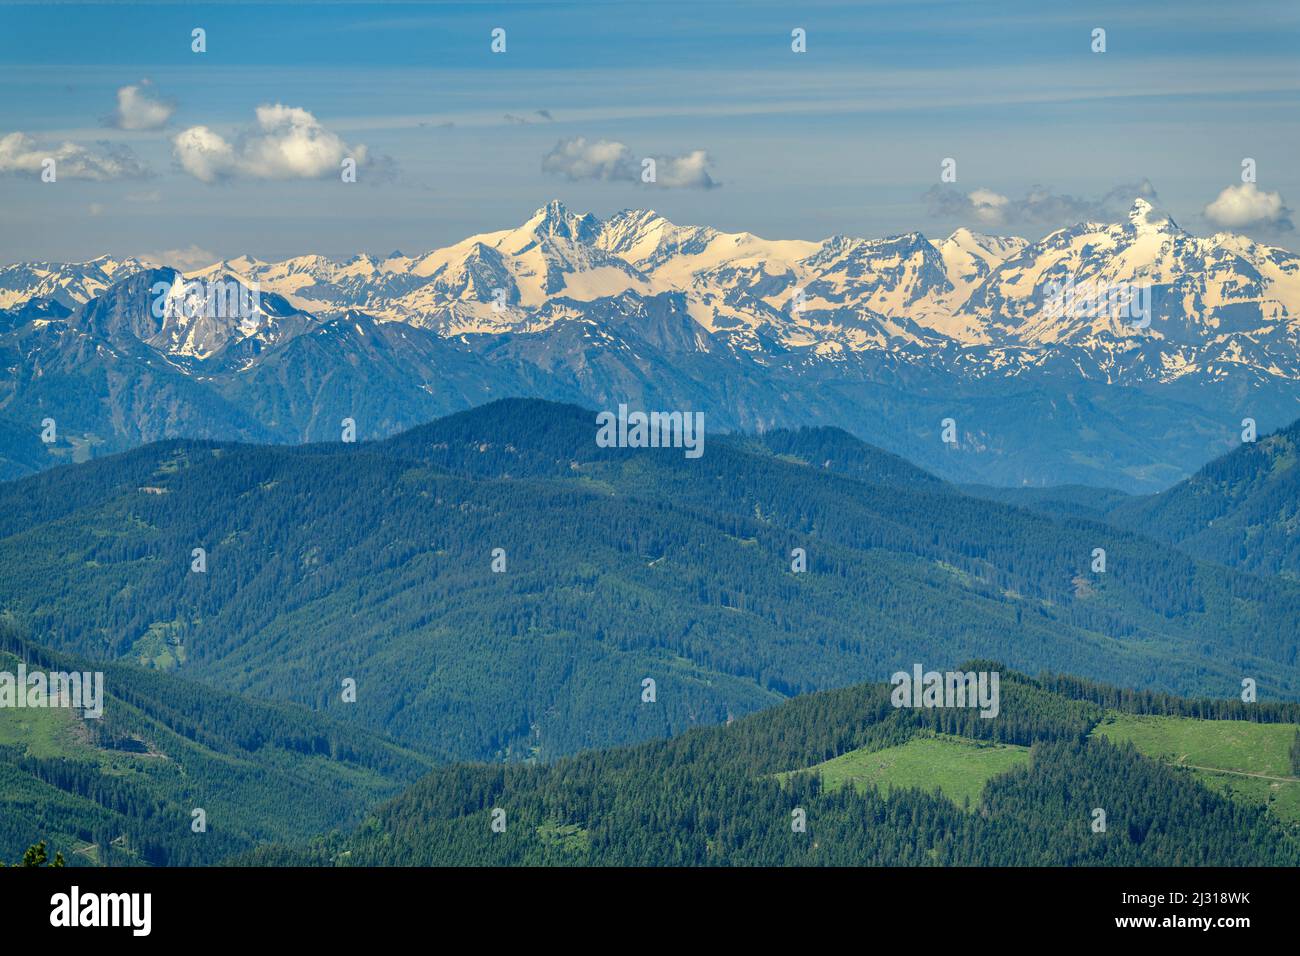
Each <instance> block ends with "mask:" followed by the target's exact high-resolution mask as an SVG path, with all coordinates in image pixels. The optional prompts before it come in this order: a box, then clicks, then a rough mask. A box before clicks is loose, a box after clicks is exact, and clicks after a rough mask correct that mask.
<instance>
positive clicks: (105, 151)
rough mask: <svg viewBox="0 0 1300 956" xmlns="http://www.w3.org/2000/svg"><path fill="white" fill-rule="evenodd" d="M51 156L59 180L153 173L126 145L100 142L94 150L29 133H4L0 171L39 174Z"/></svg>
mask: <svg viewBox="0 0 1300 956" xmlns="http://www.w3.org/2000/svg"><path fill="white" fill-rule="evenodd" d="M47 159H52V160H54V173H55V177H56V180H55V181H56V182H57V181H58V180H59V179H91V180H95V181H97V182H106V181H108V180H112V179H141V178H144V177H145V176H148V175H149V170H148V169H147V168H146V167H145V166H144V165H143V164H142V163H141V162H140V161H139V160H138V159H137V158H136V156H135V154H134V153H133V152H131V150H130V149H128V148H127V147H125V146H120V145H110V144H108V143H96V144H95V148H93V149H92V148H90V147H87V146H82V145H80V144H79V143H71V142H64V143H60V144H59V145H58V146H48V145H45V146H43V145H41V144H40V143H38V142H37V141H36V140H35V139H33V138H32V137H30V136H28V135H27V134H26V133H10V134H9V135H7V136H0V173H8V174H12V175H21V174H24V173H27V174H31V175H34V176H39V175H40V174H41V171H42V168H43V167H42V163H43V162H44V161H45V160H47Z"/></svg>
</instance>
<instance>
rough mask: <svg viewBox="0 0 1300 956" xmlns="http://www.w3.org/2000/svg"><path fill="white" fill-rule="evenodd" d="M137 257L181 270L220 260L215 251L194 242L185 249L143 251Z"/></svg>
mask: <svg viewBox="0 0 1300 956" xmlns="http://www.w3.org/2000/svg"><path fill="white" fill-rule="evenodd" d="M136 258H137V259H139V260H141V261H142V262H147V263H150V264H151V265H156V266H171V267H172V268H173V269H179V270H180V271H181V272H190V271H192V270H194V269H202V268H204V267H205V266H210V265H212V264H213V263H214V262H217V261H218V260H220V258H221V257H220V256H219V255H217V254H216V253H215V252H209V251H208V250H207V249H204V248H201V247H200V246H197V245H195V244H193V243H191V244H190V245H189V246H188V247H186V248H184V249H165V250H163V251H162V252H142V253H140V254H139V255H138V256H136Z"/></svg>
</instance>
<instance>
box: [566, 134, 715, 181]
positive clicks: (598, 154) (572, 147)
mask: <svg viewBox="0 0 1300 956" xmlns="http://www.w3.org/2000/svg"><path fill="white" fill-rule="evenodd" d="M645 159H653V160H654V170H655V176H654V180H653V181H652V182H647V183H646V185H652V186H658V187H660V188H663V189H714V188H716V187H718V186H721V185H722V184H721V183H720V182H718V181H717V180H716V179H714V178H713V176H712V174H711V173H710V172H709V154H708V153H707V152H705V151H704V150H702V149H697V150H692V151H691V152H689V153H684V154H682V155H681V156H649V157H637V156H634V155H633V154H632V150H631V149H630V148H629V147H628V146H627V145H625V144H623V143H619V142H616V141H613V140H605V139H598V140H594V141H593V140H588V139H586V138H585V137H582V136H578V137H576V138H574V139H567V140H560V141H559V142H558V143H556V144H555V146H554V147H553V148H552V149H551V151H550V152H549V153H547V154H546V155H545V156H543V157H542V172H544V173H548V174H550V175H552V176H563V177H564V178H565V179H568V180H570V181H572V182H577V181H579V180H598V181H602V182H629V183H640V182H643V181H644V180H643V178H642V174H643V170H644V169H645V168H646V166H645V164H644V161H645Z"/></svg>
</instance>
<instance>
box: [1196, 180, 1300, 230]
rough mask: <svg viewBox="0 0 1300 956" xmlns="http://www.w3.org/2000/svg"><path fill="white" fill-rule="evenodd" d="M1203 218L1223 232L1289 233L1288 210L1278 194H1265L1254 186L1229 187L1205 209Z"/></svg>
mask: <svg viewBox="0 0 1300 956" xmlns="http://www.w3.org/2000/svg"><path fill="white" fill-rule="evenodd" d="M1205 218H1206V219H1208V220H1210V222H1212V223H1214V224H1215V225H1216V226H1222V227H1223V228H1225V229H1243V228H1246V227H1252V226H1253V227H1262V228H1265V229H1273V230H1276V231H1277V232H1291V231H1292V230H1293V229H1294V228H1295V224H1294V223H1293V222H1292V221H1291V210H1290V209H1288V208H1287V207H1286V203H1285V202H1283V201H1282V194H1281V193H1276V192H1274V193H1270V192H1264V190H1262V189H1260V188H1259V187H1258V186H1256V185H1255V184H1254V183H1242V184H1240V185H1239V186H1229V187H1227V188H1226V189H1224V190H1223V191H1222V192H1220V193H1219V195H1218V196H1217V197H1216V198H1215V200H1214V201H1213V202H1211V203H1210V204H1209V205H1207V206H1206V207H1205Z"/></svg>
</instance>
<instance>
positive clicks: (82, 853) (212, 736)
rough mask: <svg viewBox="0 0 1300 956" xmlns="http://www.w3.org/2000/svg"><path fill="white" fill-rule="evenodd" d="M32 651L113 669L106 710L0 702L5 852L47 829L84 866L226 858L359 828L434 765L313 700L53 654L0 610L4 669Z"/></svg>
mask: <svg viewBox="0 0 1300 956" xmlns="http://www.w3.org/2000/svg"><path fill="white" fill-rule="evenodd" d="M20 663H21V664H23V665H25V667H26V668H27V670H28V672H29V673H30V672H33V671H40V672H49V671H60V672H65V673H66V672H71V671H76V672H91V671H96V670H98V671H100V672H102V673H103V693H104V699H103V700H102V701H101V703H102V707H103V713H102V716H100V717H99V718H92V719H83V718H82V717H81V715H80V713H78V712H74V711H73V710H72V709H70V708H68V707H37V708H27V707H24V708H18V707H13V706H5V707H3V708H0V859H11V858H13V859H16V858H17V857H18V856H21V854H22V852H23V849H24V848H25V847H27V846H29V845H30V844H32V843H34V842H36V841H37V840H45V841H46V842H47V844H48V845H49V853H50V855H51V856H53V855H54V853H55V852H61V853H62V854H63V856H64V858H65V859H66V860H67V861H68V863H69V865H74V866H75V865H83V864H98V865H112V866H126V865H138V864H147V865H153V866H178V865H199V864H211V863H216V862H218V861H219V860H221V859H222V858H224V857H226V856H228V855H229V854H231V853H233V852H236V851H239V850H242V849H246V848H248V847H251V846H253V845H255V844H257V843H261V842H265V841H268V840H284V839H290V838H292V835H293V834H297V835H298V838H300V839H305V838H307V837H308V836H309V835H312V834H315V833H319V832H322V831H326V830H329V829H332V828H335V827H347V826H350V825H352V824H354V823H355V822H356V821H358V820H359V819H361V816H362V814H363V813H364V812H366V811H367V810H369V809H370V808H372V807H373V806H374V805H375V803H376V802H377V801H379V800H382V799H384V798H386V797H390V796H392V795H393V794H395V793H397V792H398V791H400V790H401V788H402V787H403V786H405V785H407V784H410V783H411V782H412V781H414V780H415V779H417V778H418V777H419V776H420V775H421V774H423V773H424V772H425V771H426V770H428V768H429V766H430V764H429V761H426V760H423V759H421V758H420V757H419V756H417V755H416V754H413V753H411V752H409V751H406V750H403V749H402V748H400V747H395V746H393V745H392V744H390V743H388V742H387V741H384V740H382V739H379V738H376V737H375V736H373V735H371V734H369V733H366V732H364V731H361V730H357V729H354V728H350V727H344V726H340V725H339V724H338V723H337V722H335V721H332V720H330V719H328V718H326V717H323V716H322V715H320V714H314V713H312V712H310V711H308V710H305V709H304V708H302V707H298V706H294V705H289V704H275V703H269V702H266V701H258V700H250V699H248V698H244V697H239V696H237V695H235V694H231V693H228V692H226V691H224V690H221V689H220V688H215V687H205V686H203V685H201V684H196V683H194V682H192V681H188V680H185V679H184V678H181V677H178V676H176V675H173V674H162V673H158V672H155V671H149V670H144V669H141V668H139V667H137V666H134V665H131V664H126V663H110V664H103V663H93V664H92V663H90V662H88V661H86V660H81V659H77V658H73V657H70V656H68V655H65V654H57V653H53V652H51V651H49V650H47V649H45V648H42V647H39V646H37V645H34V644H32V643H31V642H30V641H28V640H26V639H24V638H23V637H22V636H21V635H20V634H19V633H18V632H17V630H16V629H15V628H14V627H13V625H12V624H11V623H10V622H9V621H6V620H4V619H3V618H0V672H5V673H7V674H9V675H14V674H16V673H17V668H18V666H19V664H20ZM195 810H201V811H202V813H203V820H202V828H201V829H199V828H196V818H195V816H194V812H195Z"/></svg>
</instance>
